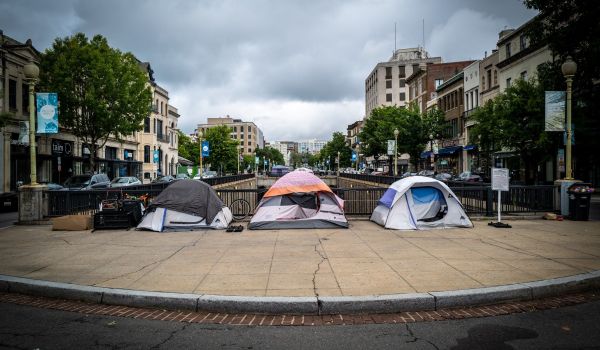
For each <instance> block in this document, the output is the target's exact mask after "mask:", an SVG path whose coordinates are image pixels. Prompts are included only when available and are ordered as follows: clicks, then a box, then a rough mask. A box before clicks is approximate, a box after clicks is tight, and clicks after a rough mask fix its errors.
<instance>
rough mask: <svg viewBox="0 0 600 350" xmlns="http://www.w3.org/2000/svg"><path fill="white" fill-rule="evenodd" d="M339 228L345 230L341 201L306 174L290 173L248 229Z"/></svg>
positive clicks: (267, 197)
mask: <svg viewBox="0 0 600 350" xmlns="http://www.w3.org/2000/svg"><path fill="white" fill-rule="evenodd" d="M339 227H343V228H347V227H348V220H346V217H345V216H344V201H343V200H342V199H341V198H340V197H338V196H336V195H335V193H333V191H332V190H331V188H329V186H327V184H325V183H324V182H323V181H322V180H321V179H319V178H318V177H316V176H315V175H313V174H311V173H309V172H306V171H293V172H291V173H288V174H286V175H284V176H283V177H281V178H280V179H279V180H277V181H276V182H275V183H274V184H273V186H271V188H270V189H269V190H268V191H267V193H265V195H264V196H263V199H262V200H261V201H260V203H259V204H258V207H257V208H256V212H255V213H254V216H253V217H252V220H250V224H249V225H248V228H249V229H251V230H267V229H286V228H290V229H291V228H296V229H305V228H339Z"/></svg>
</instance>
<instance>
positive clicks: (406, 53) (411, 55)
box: [365, 47, 442, 118]
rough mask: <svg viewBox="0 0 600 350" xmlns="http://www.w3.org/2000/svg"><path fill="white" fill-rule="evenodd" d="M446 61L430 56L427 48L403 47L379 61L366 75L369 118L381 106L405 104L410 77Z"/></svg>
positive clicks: (366, 108)
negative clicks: (416, 72) (386, 59)
mask: <svg viewBox="0 0 600 350" xmlns="http://www.w3.org/2000/svg"><path fill="white" fill-rule="evenodd" d="M440 62H442V59H441V57H429V54H428V53H427V51H425V49H424V48H422V47H418V48H408V49H399V50H396V52H394V55H393V56H392V57H391V58H390V59H389V60H388V61H387V62H380V63H378V64H377V65H376V66H375V68H373V70H372V71H371V73H369V75H368V77H367V79H365V118H368V117H369V116H370V115H371V111H373V109H375V108H377V107H381V106H394V105H395V106H401V107H402V106H405V105H406V104H407V100H408V89H407V87H406V77H408V76H410V75H411V74H413V73H414V72H415V71H417V70H418V69H419V68H421V69H422V68H424V67H425V66H427V65H429V64H433V63H440Z"/></svg>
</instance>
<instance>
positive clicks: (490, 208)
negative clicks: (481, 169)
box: [485, 186, 494, 216]
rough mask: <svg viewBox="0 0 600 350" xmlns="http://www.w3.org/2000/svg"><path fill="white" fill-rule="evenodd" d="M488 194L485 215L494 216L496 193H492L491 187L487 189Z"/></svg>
mask: <svg viewBox="0 0 600 350" xmlns="http://www.w3.org/2000/svg"><path fill="white" fill-rule="evenodd" d="M486 193H487V195H486V201H485V215H486V216H492V215H494V191H492V187H491V186H490V187H488V188H487V191H486Z"/></svg>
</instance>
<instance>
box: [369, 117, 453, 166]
mask: <svg viewBox="0 0 600 350" xmlns="http://www.w3.org/2000/svg"><path fill="white" fill-rule="evenodd" d="M443 127H444V114H443V112H442V111H440V110H439V109H437V108H434V109H432V110H430V111H428V112H427V113H426V114H424V115H419V112H418V111H417V110H416V109H415V108H412V107H411V108H408V109H407V108H403V107H398V106H384V107H379V108H375V109H374V110H373V112H372V113H371V117H370V118H368V119H367V120H366V121H365V125H364V127H363V130H362V131H361V133H360V136H359V137H360V139H361V149H362V151H363V153H364V155H365V156H373V157H375V158H376V159H378V158H379V157H381V156H383V155H386V154H387V140H394V138H395V137H394V130H395V129H398V152H399V153H408V154H409V155H410V159H411V162H413V164H415V165H416V163H417V161H418V159H419V157H420V154H421V152H422V151H423V149H424V148H425V145H426V143H427V142H429V135H430V134H432V135H434V136H436V135H441V133H442V130H443Z"/></svg>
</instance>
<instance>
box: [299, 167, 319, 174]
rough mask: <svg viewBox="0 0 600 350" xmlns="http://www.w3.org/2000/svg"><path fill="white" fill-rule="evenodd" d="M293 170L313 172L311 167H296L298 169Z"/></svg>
mask: <svg viewBox="0 0 600 350" xmlns="http://www.w3.org/2000/svg"><path fill="white" fill-rule="evenodd" d="M294 171H305V172H308V173H311V174H314V172H313V171H312V170H311V169H309V168H298V169H296V170H294Z"/></svg>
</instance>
